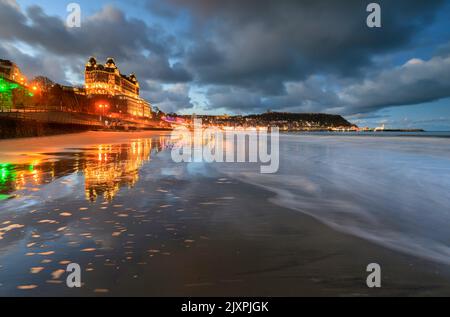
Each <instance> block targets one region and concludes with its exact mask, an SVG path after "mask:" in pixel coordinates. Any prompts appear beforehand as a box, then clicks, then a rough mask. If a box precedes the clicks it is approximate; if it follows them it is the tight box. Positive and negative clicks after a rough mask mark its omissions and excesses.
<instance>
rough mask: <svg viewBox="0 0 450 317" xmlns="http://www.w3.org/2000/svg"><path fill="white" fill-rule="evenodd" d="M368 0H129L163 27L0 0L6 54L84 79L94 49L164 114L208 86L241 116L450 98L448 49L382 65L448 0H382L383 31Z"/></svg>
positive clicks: (114, 14) (213, 101)
mask: <svg viewBox="0 0 450 317" xmlns="http://www.w3.org/2000/svg"><path fill="white" fill-rule="evenodd" d="M370 2H372V1H365V0H347V1H335V0H314V1H313V0H304V1H300V0H284V1H275V0H274V1H272V0H245V1H238V0H227V1H222V0H167V1H164V2H161V1H155V0H151V1H145V0H127V4H129V5H132V6H133V7H135V6H143V7H145V8H147V9H148V10H149V12H151V14H153V15H155V14H158V15H159V20H158V21H160V22H161V21H163V22H162V25H165V28H163V27H162V26H158V25H155V24H149V21H152V19H149V20H146V22H144V21H143V20H142V18H141V19H138V18H133V17H130V16H128V15H126V14H125V13H124V12H122V11H121V10H119V9H117V8H115V7H113V6H105V7H104V8H103V9H102V10H100V11H99V12H97V13H95V14H94V15H92V16H88V17H86V16H84V17H83V21H82V27H81V28H73V29H68V28H66V27H65V26H64V21H63V20H62V19H61V18H58V17H52V16H49V15H48V14H47V13H46V12H45V10H43V9H42V8H41V7H39V6H31V7H28V8H20V7H19V6H18V5H17V4H16V2H15V1H14V0H0V23H1V28H0V54H1V56H2V57H6V58H10V59H14V60H15V61H16V62H18V64H19V65H21V66H23V68H24V69H25V70H26V71H27V72H30V73H33V74H44V75H48V76H49V77H50V78H52V79H53V80H55V81H59V82H64V79H65V78H66V77H67V78H73V76H72V74H75V75H77V74H78V76H80V77H81V76H82V72H83V66H84V63H85V62H86V60H87V58H88V57H89V56H90V55H95V56H97V57H98V59H99V60H100V61H103V60H104V59H105V58H106V57H109V56H113V57H115V58H116V62H117V64H118V66H119V67H120V69H121V71H122V72H124V73H131V72H135V73H136V74H137V76H138V78H139V79H140V81H141V83H142V92H143V94H144V96H146V97H148V99H149V101H151V102H152V103H154V104H156V105H157V106H160V107H161V108H163V109H164V110H166V111H176V110H179V109H186V108H189V107H191V108H192V107H193V103H194V102H193V101H192V100H191V99H190V97H189V92H190V91H191V87H194V88H201V91H206V94H205V99H206V105H205V107H206V108H207V109H217V108H225V109H228V110H230V111H232V112H240V113H248V112H260V111H264V110H267V109H272V110H286V111H308V112H334V113H342V114H363V115H364V114H367V113H370V112H371V111H375V110H377V109H381V108H385V107H389V106H396V105H406V104H416V103H421V102H425V101H432V100H437V99H439V98H444V97H448V96H450V89H449V87H448V83H449V82H450V81H449V80H448V75H446V73H445V72H446V71H448V70H449V69H448V56H449V52H450V51H449V50H448V45H447V46H445V45H443V46H442V47H441V48H439V49H438V50H437V53H436V54H435V56H434V57H432V58H431V59H428V60H425V61H419V60H412V61H411V62H410V63H408V64H406V65H404V66H401V67H400V66H399V67H393V66H392V65H390V64H389V65H388V63H386V64H383V62H381V61H383V60H384V58H386V56H388V55H389V54H392V53H395V52H398V51H402V50H410V51H412V50H413V49H414V48H415V45H416V39H417V36H418V34H420V32H421V31H422V30H423V29H424V28H426V27H427V26H429V25H431V24H432V23H433V18H434V15H435V13H436V12H437V11H438V10H439V9H440V8H441V7H442V4H443V3H444V1H443V0H433V1H421V0H419V1H406V0H397V1H387V0H384V1H377V2H379V3H380V4H381V6H382V23H383V27H382V28H381V29H369V28H367V27H366V24H365V23H366V17H367V12H366V6H367V4H368V3H370ZM164 23H165V24H164ZM172 26H173V28H172ZM174 30H178V31H174ZM171 32H175V33H174V34H172V33H171ZM23 45H25V46H28V47H31V48H32V50H31V52H29V50H28V49H27V47H25V49H22V48H23ZM24 52H27V53H26V54H25V53H24ZM27 54H28V55H27ZM447 74H448V73H447ZM81 80H82V77H81ZM166 84H170V85H166ZM193 91H195V90H193ZM194 95H195V94H194Z"/></svg>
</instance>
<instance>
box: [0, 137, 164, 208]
mask: <svg viewBox="0 0 450 317" xmlns="http://www.w3.org/2000/svg"><path fill="white" fill-rule="evenodd" d="M164 147H165V139H164V138H159V139H153V140H152V139H142V140H136V141H134V142H132V143H131V144H130V145H100V146H97V147H95V148H92V149H89V150H87V151H86V152H83V153H63V154H64V158H61V159H60V160H57V161H52V162H48V161H45V160H41V161H39V160H35V161H34V162H33V163H31V164H20V165H14V164H6V163H3V164H0V165H1V166H0V168H1V170H0V197H1V199H7V198H9V197H11V196H12V195H19V196H21V195H32V193H33V192H37V191H39V190H41V187H42V186H43V185H45V184H48V183H51V182H52V181H54V180H56V179H59V178H61V177H64V176H68V175H71V174H80V175H83V176H84V191H85V196H86V199H87V200H89V201H91V202H95V201H97V199H98V198H103V199H104V200H107V201H110V200H112V199H113V198H114V197H115V196H116V195H117V193H118V192H119V190H120V189H121V188H124V187H128V188H131V187H133V186H134V185H135V184H136V183H137V181H138V180H139V169H140V168H141V167H142V166H143V164H144V163H145V162H147V161H149V160H150V158H151V155H152V150H153V151H155V152H159V151H161V150H162V149H163V148H164ZM63 182H69V180H67V181H66V180H64V181H63Z"/></svg>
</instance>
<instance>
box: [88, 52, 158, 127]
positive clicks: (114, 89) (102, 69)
mask: <svg viewBox="0 0 450 317" xmlns="http://www.w3.org/2000/svg"><path fill="white" fill-rule="evenodd" d="M139 92H140V86H139V82H138V80H137V78H136V76H135V75H134V74H131V75H129V76H127V75H123V74H121V73H120V70H119V68H118V67H117V66H116V63H115V61H114V59H113V58H108V59H107V60H106V63H105V64H104V65H103V64H100V63H98V62H97V60H96V59H95V58H94V57H91V58H90V59H89V60H88V62H87V64H86V67H85V94H86V97H87V98H88V100H90V101H91V104H92V106H93V107H95V108H96V111H101V112H103V113H105V112H106V113H108V114H112V115H113V114H116V115H118V116H124V115H125V116H127V115H128V116H135V117H145V118H151V117H152V107H151V105H150V103H148V102H147V101H145V100H144V99H142V98H141V97H140V96H139Z"/></svg>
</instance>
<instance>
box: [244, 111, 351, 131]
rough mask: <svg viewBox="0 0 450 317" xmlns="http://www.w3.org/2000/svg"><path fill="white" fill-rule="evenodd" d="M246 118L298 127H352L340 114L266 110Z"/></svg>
mask: <svg viewBox="0 0 450 317" xmlns="http://www.w3.org/2000/svg"><path fill="white" fill-rule="evenodd" d="M244 118H245V119H247V120H255V121H257V122H259V123H268V124H269V123H270V124H275V125H282V124H287V125H291V124H294V123H295V124H296V125H298V126H299V127H331V128H337V127H353V126H355V125H354V124H351V123H350V122H348V121H347V120H346V119H344V118H343V117H342V116H340V115H332V114H325V113H290V112H267V113H263V114H254V115H249V116H245V117H244Z"/></svg>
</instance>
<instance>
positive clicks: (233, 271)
mask: <svg viewBox="0 0 450 317" xmlns="http://www.w3.org/2000/svg"><path fill="white" fill-rule="evenodd" d="M160 136H161V133H155V132H134V133H125V134H124V133H122V132H108V133H107V132H105V133H103V132H102V133H98V132H85V133H82V134H75V135H68V136H52V137H45V138H39V139H33V143H32V144H28V143H30V140H25V141H24V140H23V139H21V140H9V141H0V146H1V147H2V152H3V151H8V148H12V147H15V148H20V151H16V152H12V153H10V154H11V155H10V156H11V157H15V158H16V159H18V160H27V161H29V159H30V157H23V155H22V153H23V151H25V152H26V151H30V152H33V151H36V153H44V152H47V153H49V154H50V152H53V153H54V154H55V158H56V159H58V157H59V156H58V153H64V156H68V155H70V153H71V151H74V152H77V153H78V152H85V151H88V149H91V151H92V147H93V146H99V145H102V144H112V143H114V144H124V143H127V142H128V143H130V142H131V141H133V140H136V139H142V138H149V137H155V138H156V139H158V138H159V137H160ZM75 141H76V142H75ZM68 144H70V146H71V147H70V149H67V147H66V146H67V145H68ZM27 147H28V148H27ZM91 154H92V153H91ZM93 154H94V155H92V156H91V157H92V159H93V160H94V161H96V160H97V156H96V155H95V152H93ZM2 156H5V153H2ZM49 157H50V158H51V156H49V155H47V158H49ZM0 159H1V158H0ZM62 159H63V158H61V160H62ZM120 162H123V161H120ZM102 166H104V167H106V166H109V165H107V164H105V165H102ZM190 168H193V169H194V170H191V169H190ZM197 168H198V169H197ZM139 175H140V179H139V181H138V182H137V183H135V184H134V185H133V186H131V187H127V186H125V187H123V188H122V189H121V190H120V192H118V193H117V195H116V196H115V197H114V199H113V200H111V201H103V200H99V201H97V202H87V201H86V200H85V198H84V197H83V196H82V197H77V196H76V194H77V193H78V194H80V193H81V195H84V190H85V187H84V183H82V181H83V176H82V175H80V174H79V173H72V174H70V177H66V178H61V179H59V181H58V182H57V183H56V184H54V186H53V188H56V189H57V192H58V193H62V192H65V194H64V195H63V194H61V197H59V198H58V197H55V198H54V200H49V201H47V200H42V201H41V200H38V202H39V204H38V205H34V206H30V207H27V206H21V207H20V208H21V210H20V211H19V212H18V211H17V210H16V208H15V207H14V204H11V205H8V206H9V207H8V208H6V209H4V208H3V211H2V212H1V213H0V223H4V222H5V221H9V220H11V219H14V223H18V224H21V225H24V226H25V227H24V229H23V231H21V230H18V231H13V232H11V233H8V234H7V235H5V236H3V239H2V240H0V250H1V251H2V252H0V285H1V286H0V295H5V296H30V295H38V296H105V295H106V296H234V297H235V296H449V295H450V270H449V267H448V266H446V265H443V264H439V263H436V262H431V261H429V260H426V259H422V258H420V257H416V256H412V255H407V254H404V253H401V252H398V251H393V250H391V249H389V248H386V247H383V246H380V245H377V244H375V243H372V242H370V241H367V240H364V239H362V238H358V237H356V236H354V235H350V234H346V233H342V232H340V231H337V230H335V229H332V228H331V227H329V226H327V225H325V224H323V223H322V222H321V221H319V220H317V219H314V218H313V217H312V216H309V215H305V214H303V213H300V212H298V211H296V210H294V209H291V208H287V207H282V206H279V205H276V204H275V203H273V202H272V199H273V198H275V197H276V196H275V194H274V193H273V192H271V191H268V190H266V189H263V188H261V187H258V186H255V185H252V184H248V183H245V182H242V181H239V180H237V179H236V178H233V177H232V176H230V175H227V174H224V173H222V172H220V171H218V170H216V169H214V168H213V167H212V166H209V165H207V164H206V165H196V166H192V165H191V166H188V165H187V164H175V163H173V162H172V161H171V160H170V153H169V151H161V152H159V154H158V155H154V156H152V158H151V162H150V161H149V162H148V163H146V164H144V165H143V166H142V167H141V168H140V170H139ZM68 176H69V175H68ZM124 177H127V175H124ZM69 180H70V182H69ZM67 186H68V187H67ZM43 190H44V192H41V193H40V194H41V196H39V197H48V195H49V194H51V193H52V192H51V188H50V189H49V188H48V187H47V189H45V188H44V189H43ZM47 190H48V191H47ZM38 193H39V192H35V193H34V194H33V195H37V194H38ZM74 194H75V195H74ZM35 197H36V196H35ZM13 202H14V200H9V201H8V203H13ZM18 203H20V202H18ZM16 205H17V204H16ZM0 206H1V205H0ZM16 207H17V206H16ZM31 209H33V210H31ZM61 211H64V212H65V213H67V212H69V213H70V214H71V215H70V217H67V216H61ZM11 217H12V218H11ZM83 219H84V220H83ZM43 220H44V221H47V224H46V223H44V224H40V221H43ZM49 220H50V221H56V222H57V224H53V225H52V224H51V223H48V221H49ZM109 224H114V227H113V228H109V226H110V225H109ZM117 226H118V228H119V229H120V228H121V229H126V231H124V232H123V233H122V234H120V235H117V236H116V235H114V232H115V231H117V230H118V229H117ZM25 228H26V229H25ZM57 228H66V229H64V231H63V232H66V233H70V236H68V237H67V238H66V237H65V235H63V234H62V233H60V232H58V231H55V230H56V229H57ZM111 229H112V230H111ZM66 230H69V231H66ZM35 231H36V232H37V231H38V232H39V234H40V235H41V236H42V238H36V239H34V238H32V237H31V236H30V235H29V234H28V233H29V232H35ZM86 235H88V236H86ZM40 240H42V241H40ZM67 242H70V243H69V244H66V243H67ZM30 243H37V244H36V245H35V246H32V247H30V248H28V247H26V246H27V245H30ZM41 243H42V245H44V246H46V247H41ZM72 243H75V244H72ZM49 250H51V251H52V252H54V254H49V255H45V257H42V256H39V255H38V254H35V255H33V256H26V254H27V253H30V252H31V253H33V252H34V253H36V252H44V251H49ZM82 250H93V251H92V252H82ZM42 260H49V261H50V262H48V264H45V265H44V264H42V262H41V261H42ZM67 260H68V261H73V262H76V263H79V264H80V265H81V266H82V267H83V268H84V269H85V268H89V270H83V273H82V280H83V283H85V284H84V286H83V287H82V288H81V289H75V290H74V289H68V288H67V287H65V284H64V277H63V278H62V280H58V281H59V282H61V283H59V284H57V283H56V282H55V281H52V280H51V279H52V278H51V273H52V272H55V271H56V270H61V269H64V266H62V265H61V264H60V263H61V262H62V261H67ZM369 263H379V264H380V265H381V269H382V288H381V289H369V288H368V287H367V286H366V278H367V275H368V273H367V272H366V267H367V265H368V264H369ZM40 266H42V267H43V270H42V272H40V273H38V274H31V273H30V268H32V267H40ZM49 280H50V281H51V282H48V281H49ZM30 284H34V285H37V286H38V287H37V288H35V289H33V290H19V289H17V287H18V285H30ZM98 290H102V292H101V293H99V292H98ZM103 291H104V292H103Z"/></svg>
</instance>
